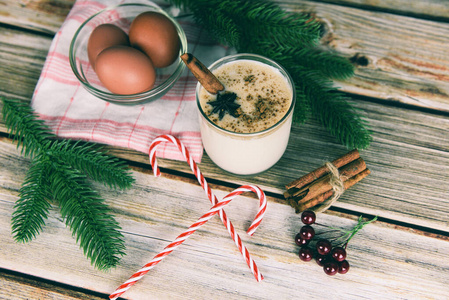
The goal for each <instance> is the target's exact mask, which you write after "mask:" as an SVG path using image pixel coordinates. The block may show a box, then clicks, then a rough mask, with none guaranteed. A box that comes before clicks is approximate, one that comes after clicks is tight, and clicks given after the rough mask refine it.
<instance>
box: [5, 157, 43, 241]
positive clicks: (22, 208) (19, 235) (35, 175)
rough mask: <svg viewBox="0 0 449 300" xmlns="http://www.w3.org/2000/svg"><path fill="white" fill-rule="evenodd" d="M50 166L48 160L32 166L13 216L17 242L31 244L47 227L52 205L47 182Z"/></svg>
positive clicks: (35, 162)
mask: <svg viewBox="0 0 449 300" xmlns="http://www.w3.org/2000/svg"><path fill="white" fill-rule="evenodd" d="M48 164H49V162H48V161H46V160H39V159H38V160H36V161H34V162H33V163H32V164H31V167H30V169H29V170H28V172H27V176H26V178H25V181H24V183H23V184H22V187H21V188H20V192H19V200H17V202H16V204H15V205H14V212H13V214H12V233H13V235H14V239H15V240H16V241H17V242H29V241H31V240H32V239H33V238H35V237H36V236H37V235H38V234H39V233H40V232H41V231H42V228H43V227H44V226H45V220H46V219H47V215H48V210H49V208H50V206H51V205H50V203H49V202H48V201H47V199H48V198H49V193H50V191H49V186H48V181H47V178H46V177H47V174H48Z"/></svg>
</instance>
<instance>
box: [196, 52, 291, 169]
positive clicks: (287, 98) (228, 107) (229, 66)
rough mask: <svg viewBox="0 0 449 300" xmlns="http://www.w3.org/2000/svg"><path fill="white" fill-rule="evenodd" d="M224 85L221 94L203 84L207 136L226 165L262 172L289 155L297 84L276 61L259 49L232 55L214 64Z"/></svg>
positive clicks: (214, 155) (211, 151) (200, 98)
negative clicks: (284, 155) (206, 88)
mask: <svg viewBox="0 0 449 300" xmlns="http://www.w3.org/2000/svg"><path fill="white" fill-rule="evenodd" d="M209 69H210V70H211V72H212V73H213V74H214V75H215V76H216V77H217V78H218V80H219V81H220V82H221V83H222V84H223V85H224V87H225V90H224V91H222V92H220V93H219V95H213V94H210V93H208V92H207V91H206V90H205V89H204V88H203V87H202V86H201V85H200V84H198V86H197V104H198V108H199V110H200V126H201V138H202V141H203V145H204V149H205V150H206V152H207V154H208V155H209V157H210V158H211V159H212V160H213V161H214V163H216V164H217V165H218V166H219V167H221V168H222V169H224V170H226V171H229V172H232V173H235V174H242V175H249V174H255V173H259V172H262V171H264V170H266V169H268V168H270V167H271V166H273V165H274V164H275V163H276V162H277V161H278V160H279V159H280V158H281V156H282V155H283V153H284V151H285V149H286V147H287V143H288V139H289V136H290V129H291V123H292V114H293V108H294V105H295V89H294V84H293V81H292V79H291V78H290V76H289V75H288V73H287V72H286V71H285V70H284V69H283V68H282V67H281V66H280V65H279V64H277V63H276V62H274V61H272V60H269V59H267V58H265V57H262V56H259V55H254V54H236V55H232V56H227V57H225V58H223V59H221V60H219V61H217V62H216V63H214V64H213V65H212V66H210V67H209Z"/></svg>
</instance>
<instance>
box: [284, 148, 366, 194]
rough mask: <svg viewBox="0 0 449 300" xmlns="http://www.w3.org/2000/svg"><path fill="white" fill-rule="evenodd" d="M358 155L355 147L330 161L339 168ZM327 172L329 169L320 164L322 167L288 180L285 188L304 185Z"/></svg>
mask: <svg viewBox="0 0 449 300" xmlns="http://www.w3.org/2000/svg"><path fill="white" fill-rule="evenodd" d="M359 157H360V153H359V151H358V150H357V149H354V150H352V151H350V152H348V153H346V154H345V155H343V156H341V157H339V158H337V159H336V160H334V161H333V162H332V164H333V165H334V166H335V167H337V168H341V167H342V166H344V165H346V164H348V163H350V162H351V161H354V160H356V159H358V158H359ZM328 172H329V169H328V168H327V167H326V166H322V167H320V168H318V169H316V170H315V171H313V172H311V173H309V174H306V175H304V176H303V177H301V178H299V179H297V180H294V181H292V182H290V183H289V184H287V185H286V189H287V190H289V189H291V188H293V187H298V186H301V187H302V186H305V185H307V184H309V183H311V182H313V181H314V180H317V179H318V178H320V177H321V176H323V175H325V174H326V173H328Z"/></svg>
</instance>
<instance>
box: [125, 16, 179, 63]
mask: <svg viewBox="0 0 449 300" xmlns="http://www.w3.org/2000/svg"><path fill="white" fill-rule="evenodd" d="M129 42H130V43H131V46H133V47H135V48H137V49H140V50H142V51H143V52H145V53H146V54H147V55H148V56H149V57H150V58H151V60H152V61H153V65H154V66H155V67H156V68H163V67H167V66H169V65H171V64H172V63H173V62H174V61H175V60H176V59H177V58H178V56H179V49H180V47H181V42H180V40H179V36H178V32H177V31H176V27H175V25H174V24H173V22H172V21H170V19H168V18H167V17H166V16H164V15H163V14H160V13H156V12H144V13H141V14H140V15H138V16H137V17H136V18H135V19H134V20H133V22H132V23H131V27H130V29H129Z"/></svg>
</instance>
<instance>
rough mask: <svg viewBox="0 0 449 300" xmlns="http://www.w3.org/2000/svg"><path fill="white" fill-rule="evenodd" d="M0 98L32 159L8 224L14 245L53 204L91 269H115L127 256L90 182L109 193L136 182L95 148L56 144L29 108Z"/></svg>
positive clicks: (33, 232)
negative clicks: (55, 204) (95, 183)
mask: <svg viewBox="0 0 449 300" xmlns="http://www.w3.org/2000/svg"><path fill="white" fill-rule="evenodd" d="M0 99H1V100H2V102H3V110H2V114H3V119H4V121H5V124H6V126H7V128H8V130H9V132H10V135H11V136H12V138H13V139H14V140H15V141H17V143H18V145H17V146H18V147H20V146H22V152H21V153H22V154H23V155H25V156H27V157H29V158H30V159H31V166H30V169H29V170H28V172H27V176H26V178H25V181H24V182H23V184H22V187H21V189H20V193H19V199H18V200H17V202H16V204H15V211H14V212H13V216H12V221H11V227H12V233H13V235H14V238H15V239H16V241H18V242H29V241H31V240H32V239H33V238H35V237H36V236H37V235H38V234H39V233H40V232H41V231H42V230H43V228H44V226H45V220H46V219H47V215H48V211H49V208H50V206H51V203H52V202H56V203H57V204H58V205H59V207H60V211H61V215H62V216H63V218H64V220H65V222H66V224H67V226H68V227H70V229H71V231H72V234H73V235H74V236H75V237H76V241H77V243H79V245H80V247H81V248H82V249H83V251H84V254H85V255H86V256H87V257H88V258H89V259H90V260H91V262H92V264H93V265H94V266H95V267H96V268H98V269H100V270H106V269H109V268H111V267H114V266H116V265H117V264H118V262H119V261H120V258H121V257H122V256H123V255H124V254H125V252H124V249H125V246H124V238H123V235H122V234H121V232H120V226H119V224H118V222H117V221H116V220H115V219H114V217H113V215H112V211H111V210H110V208H109V207H108V206H107V205H106V204H105V203H104V201H103V199H101V197H100V196H99V195H98V194H97V193H96V192H95V190H94V189H93V188H92V186H91V185H90V184H89V183H88V178H89V179H92V180H95V181H98V182H101V183H103V184H104V185H106V186H109V187H112V188H120V189H125V188H129V187H131V185H132V184H133V183H134V178H133V177H132V175H131V173H130V172H129V170H127V169H126V166H125V164H124V163H123V162H122V161H120V160H119V159H117V158H115V157H113V156H109V155H107V154H106V153H104V152H102V151H101V150H100V149H96V148H95V146H94V144H89V143H81V142H72V141H70V140H57V139H56V137H55V136H54V135H53V134H51V133H50V131H49V129H48V128H47V127H46V126H45V124H44V123H43V121H41V120H39V119H37V118H36V116H35V114H34V112H33V110H32V109H31V107H30V106H29V105H27V104H23V103H21V102H20V101H18V100H11V99H5V98H0Z"/></svg>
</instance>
